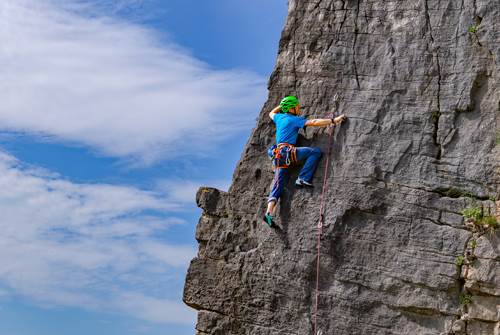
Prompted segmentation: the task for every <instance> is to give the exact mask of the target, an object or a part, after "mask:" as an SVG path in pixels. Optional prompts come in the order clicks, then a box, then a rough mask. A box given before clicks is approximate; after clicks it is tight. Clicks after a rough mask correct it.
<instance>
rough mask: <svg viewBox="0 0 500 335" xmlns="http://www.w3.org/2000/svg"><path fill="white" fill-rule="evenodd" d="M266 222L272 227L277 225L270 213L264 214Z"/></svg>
mask: <svg viewBox="0 0 500 335" xmlns="http://www.w3.org/2000/svg"><path fill="white" fill-rule="evenodd" d="M264 222H265V223H266V224H267V225H268V226H269V228H272V227H274V226H275V223H274V220H273V216H272V215H271V214H269V213H267V214H266V215H264Z"/></svg>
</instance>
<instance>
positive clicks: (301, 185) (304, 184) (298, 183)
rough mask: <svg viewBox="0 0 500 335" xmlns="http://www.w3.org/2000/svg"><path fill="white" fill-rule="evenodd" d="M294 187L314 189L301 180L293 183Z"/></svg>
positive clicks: (311, 185)
mask: <svg viewBox="0 0 500 335" xmlns="http://www.w3.org/2000/svg"><path fill="white" fill-rule="evenodd" d="M295 186H297V187H311V188H312V187H314V186H313V184H311V183H309V182H307V181H305V180H302V179H300V178H298V179H297V181H296V182H295Z"/></svg>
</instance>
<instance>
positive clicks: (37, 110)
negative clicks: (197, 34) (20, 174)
mask: <svg viewBox="0 0 500 335" xmlns="http://www.w3.org/2000/svg"><path fill="white" fill-rule="evenodd" d="M61 3H62V2H60V1H54V0H53V1H50V0H42V1H34V0H2V1H1V2H0V40H1V41H2V44H1V46H0V64H2V70H1V74H2V82H1V83H0V101H2V104H0V129H3V130H7V131H21V132H27V133H30V134H40V135H44V136H50V137H52V138H53V139H54V140H63V141H69V142H73V143H79V144H84V145H87V146H90V147H92V148H95V149H96V150H98V151H100V152H101V153H104V154H107V155H112V156H119V157H134V158H140V159H142V160H144V161H147V162H151V161H155V160H157V159H159V158H164V157H165V156H168V157H172V156H173V155H174V156H178V155H181V154H196V153H197V152H199V151H205V150H208V149H210V147H211V146H212V145H213V144H214V143H217V141H219V140H221V139H224V138H227V136H231V135H233V134H235V132H238V131H240V130H241V129H243V128H249V126H250V125H251V124H252V122H253V119H254V116H255V115H256V114H257V111H258V109H259V108H260V105H261V103H262V101H263V99H264V94H265V82H264V80H263V79H262V78H260V77H258V76H256V75H254V74H251V73H248V72H243V71H236V70H234V71H217V70H214V69H211V68H210V67H209V66H208V65H207V64H204V63H202V62H200V61H198V60H196V59H195V58H194V57H192V56H191V55H189V54H188V52H186V51H185V50H182V49H181V48H180V47H179V46H177V45H175V44H172V43H167V42H160V36H158V35H157V33H155V32H154V31H152V30H148V29H145V28H144V27H141V26H140V25H137V24H132V23H127V22H125V21H123V20H119V19H116V18H110V17H99V16H96V15H86V14H89V13H90V12H89V13H86V12H85V7H80V10H79V11H78V12H75V11H74V10H69V9H68V3H69V4H72V3H79V4H82V3H85V2H82V1H69V2H68V1H66V2H65V3H66V6H64V8H63V7H62V5H61ZM58 4H59V5H58ZM69 7H71V6H69ZM77 13H78V14H77ZM91 13H94V12H93V11H91ZM200 148H201V149H200Z"/></svg>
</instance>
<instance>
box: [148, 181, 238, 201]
mask: <svg viewBox="0 0 500 335" xmlns="http://www.w3.org/2000/svg"><path fill="white" fill-rule="evenodd" d="M203 185H210V187H215V188H217V189H219V190H223V191H227V190H228V189H229V186H230V185H231V181H230V180H204V181H192V180H176V179H173V180H162V181H160V182H158V185H157V187H158V189H159V190H161V191H162V192H165V193H167V194H168V195H169V197H170V198H171V199H172V200H175V201H178V202H180V203H192V204H194V202H195V198H196V192H197V191H198V189H199V188H200V187H201V186H203Z"/></svg>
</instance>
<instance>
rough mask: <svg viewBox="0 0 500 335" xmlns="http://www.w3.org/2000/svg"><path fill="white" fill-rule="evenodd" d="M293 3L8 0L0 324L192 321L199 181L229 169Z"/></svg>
mask: <svg viewBox="0 0 500 335" xmlns="http://www.w3.org/2000/svg"><path fill="white" fill-rule="evenodd" d="M286 6H287V4H286V1H285V0H252V1H245V0H213V1H200V0H162V1H160V0H121V1H116V0H115V1H111V0H100V1H98V0H64V1H63V0H3V1H2V2H1V3H0V40H1V41H2V47H1V48H0V63H1V64H2V78H3V80H2V83H0V101H2V104H1V105H0V212H1V213H2V219H1V220H0V229H1V230H2V234H0V262H1V264H2V268H1V269H0V335H45V334H47V335H48V334H50V335H58V334H61V335H62V334H64V335H66V334H72V335H79V334H96V335H99V334H106V335H111V334H123V335H128V334H147V335H148V334H151V335H153V334H158V335H159V334H169V335H187V334H194V323H195V313H194V312H193V311H191V310H190V309H189V308H187V307H186V306H184V305H183V304H182V302H181V297H182V288H183V283H184V276H185V271H186V268H187V265H188V263H189V260H190V259H191V258H192V257H193V256H194V255H195V253H196V249H197V244H196V242H195V240H194V229H195V225H196V222H197V220H198V217H199V214H200V212H199V209H197V208H196V206H195V204H194V194H195V191H196V189H197V188H198V187H199V186H200V185H211V186H216V187H219V188H226V187H227V186H228V185H229V183H230V180H231V176H232V172H233V169H234V167H235V164H236V162H237V160H238V159H239V157H240V154H241V151H242V148H243V145H244V144H245V142H246V140H247V137H248V135H249V133H250V130H251V128H252V127H253V126H254V124H255V118H256V116H257V115H258V112H259V110H260V108H261V107H262V104H263V102H264V100H265V98H266V96H267V90H266V83H267V78H268V76H269V75H270V73H271V71H272V68H273V66H274V62H275V59H276V53H277V46H278V41H279V36H280V32H281V29H282V27H283V23H284V19H285V16H286Z"/></svg>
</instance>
